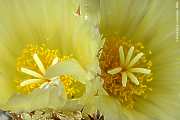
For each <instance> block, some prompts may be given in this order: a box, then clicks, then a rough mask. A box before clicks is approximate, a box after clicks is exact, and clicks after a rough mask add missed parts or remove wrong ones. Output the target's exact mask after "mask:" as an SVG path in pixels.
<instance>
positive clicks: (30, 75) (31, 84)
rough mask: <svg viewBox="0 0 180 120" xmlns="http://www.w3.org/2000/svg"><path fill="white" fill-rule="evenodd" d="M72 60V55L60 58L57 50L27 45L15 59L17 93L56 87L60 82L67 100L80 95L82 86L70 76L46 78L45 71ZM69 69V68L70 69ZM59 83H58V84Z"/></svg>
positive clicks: (44, 46) (43, 46)
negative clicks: (59, 63)
mask: <svg viewBox="0 0 180 120" xmlns="http://www.w3.org/2000/svg"><path fill="white" fill-rule="evenodd" d="M70 58H72V55H67V56H60V57H59V53H58V50H53V49H49V48H47V47H46V45H41V46H34V45H28V46H27V47H26V48H25V49H24V50H23V51H22V54H21V56H20V57H19V58H18V59H17V64H16V67H17V71H18V76H19V77H18V79H17V80H16V81H15V82H16V86H17V88H18V91H19V92H20V93H23V94H28V93H30V92H32V91H33V90H34V89H36V88H41V89H42V88H44V89H46V88H48V87H49V86H50V85H54V86H58V84H59V82H60V81H61V82H62V83H63V85H64V88H65V92H66V94H67V97H68V98H74V97H79V96H81V95H82V90H84V89H85V87H84V85H83V84H81V83H80V82H79V81H78V80H75V79H74V78H73V76H71V75H61V76H54V77H53V78H46V77H45V74H46V70H47V69H48V68H49V67H51V66H53V65H55V64H57V63H58V62H63V61H66V60H69V59H70ZM70 69H71V68H70ZM58 81H59V82H58Z"/></svg>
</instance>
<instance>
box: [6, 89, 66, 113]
mask: <svg viewBox="0 0 180 120" xmlns="http://www.w3.org/2000/svg"><path fill="white" fill-rule="evenodd" d="M60 92H62V91H60V89H59V88H58V87H53V86H52V87H51V88H50V89H36V90H34V91H33V92H32V93H30V94H29V95H15V96H13V97H11V99H10V100H9V101H8V103H7V106H6V108H5V109H7V110H12V111H22V110H23V111H29V110H35V109H42V108H47V107H49V108H62V107H63V106H64V105H65V101H66V99H65V98H64V97H62V96H61V94H60Z"/></svg>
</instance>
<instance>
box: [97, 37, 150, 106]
mask: <svg viewBox="0 0 180 120" xmlns="http://www.w3.org/2000/svg"><path fill="white" fill-rule="evenodd" d="M151 54H152V51H148V50H146V49H145V47H144V45H143V44H142V43H141V42H138V43H136V42H134V41H131V40H128V39H126V38H125V37H122V38H117V37H109V38H107V39H106V40H105V43H104V46H103V48H102V52H101V54H100V56H99V63H100V68H101V75H100V76H101V78H102V80H103V83H104V84H103V87H104V89H105V90H106V91H107V93H108V94H109V95H110V96H113V97H116V98H118V100H119V101H120V102H121V103H122V104H123V105H125V106H126V107H127V108H130V109H131V108H133V107H134V105H135V101H136V98H137V96H143V97H145V96H146V95H147V93H148V92H150V91H151V90H152V89H151V88H150V87H149V86H150V85H149V82H151V81H152V80H153V77H152V70H151V68H152V62H151V60H150V56H151Z"/></svg>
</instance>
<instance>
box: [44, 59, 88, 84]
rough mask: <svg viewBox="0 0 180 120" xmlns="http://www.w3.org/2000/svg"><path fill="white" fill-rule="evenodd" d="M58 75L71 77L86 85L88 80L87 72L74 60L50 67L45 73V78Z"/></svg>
mask: <svg viewBox="0 0 180 120" xmlns="http://www.w3.org/2000/svg"><path fill="white" fill-rule="evenodd" d="M60 75H73V76H74V77H75V78H76V79H77V80H79V81H80V82H82V83H84V84H85V83H86V82H87V81H88V80H89V76H88V73H87V71H85V69H83V67H82V66H81V65H80V64H79V63H78V62H77V61H76V60H75V59H70V60H67V61H64V62H61V63H58V64H56V65H54V66H52V67H50V68H49V69H48V70H47V72H46V77H47V78H52V77H54V76H60Z"/></svg>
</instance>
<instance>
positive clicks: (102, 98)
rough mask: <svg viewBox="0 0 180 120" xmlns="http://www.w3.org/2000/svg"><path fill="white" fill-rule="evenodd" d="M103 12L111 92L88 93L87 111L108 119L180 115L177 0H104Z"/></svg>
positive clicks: (169, 119)
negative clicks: (91, 95)
mask: <svg viewBox="0 0 180 120" xmlns="http://www.w3.org/2000/svg"><path fill="white" fill-rule="evenodd" d="M99 12H100V24H99V31H100V33H101V34H103V37H104V39H105V41H104V44H103V47H102V49H101V51H100V56H99V65H100V69H101V72H100V73H99V74H100V78H101V80H102V82H103V83H102V86H103V88H104V90H105V91H106V93H105V94H103V95H102V94H101V95H99V96H96V97H92V99H87V100H86V101H85V102H86V103H87V104H89V105H87V107H86V108H87V111H95V110H96V109H99V110H100V111H101V112H102V113H103V115H104V117H105V120H137V119H138V120H178V119H180V114H179V109H180V98H179V97H180V96H179V94H180V87H179V86H180V74H179V71H180V61H179V60H180V59H179V58H180V43H179V41H178V39H176V29H175V27H176V0H171V1H170V0H143V1H142V0H111V1H110V0H101V1H100V8H99ZM89 17H91V16H89Z"/></svg>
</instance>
